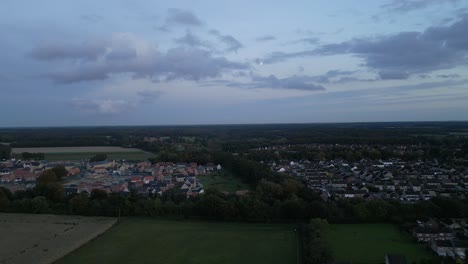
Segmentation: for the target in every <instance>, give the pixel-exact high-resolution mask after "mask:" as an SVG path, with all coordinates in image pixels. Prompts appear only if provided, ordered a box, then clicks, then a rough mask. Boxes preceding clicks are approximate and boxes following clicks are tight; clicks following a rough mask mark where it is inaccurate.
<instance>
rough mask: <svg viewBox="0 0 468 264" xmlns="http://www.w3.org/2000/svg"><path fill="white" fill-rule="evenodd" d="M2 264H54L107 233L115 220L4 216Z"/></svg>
mask: <svg viewBox="0 0 468 264" xmlns="http://www.w3.org/2000/svg"><path fill="white" fill-rule="evenodd" d="M0 223H1V224H0V234H2V239H0V263H51V262H53V261H55V260H57V259H59V258H61V257H63V256H64V255H66V254H67V253H69V252H71V251H73V250H75V249H76V248H78V247H80V246H81V245H83V244H85V243H87V242H88V241H89V240H91V239H93V238H95V237H96V236H98V235H99V234H101V233H103V232H104V231H106V230H107V229H108V228H110V227H111V226H112V225H113V224H114V223H115V219H114V218H105V217H79V216H56V215H28V214H5V213H0Z"/></svg>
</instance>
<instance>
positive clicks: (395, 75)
mask: <svg viewBox="0 0 468 264" xmlns="http://www.w3.org/2000/svg"><path fill="white" fill-rule="evenodd" d="M379 76H380V78H381V79H382V80H406V79H408V78H409V76H410V75H409V73H408V72H402V71H381V72H379Z"/></svg>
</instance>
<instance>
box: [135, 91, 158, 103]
mask: <svg viewBox="0 0 468 264" xmlns="http://www.w3.org/2000/svg"><path fill="white" fill-rule="evenodd" d="M162 94H163V92H162V91H159V90H142V91H138V92H137V95H138V96H140V102H141V103H152V102H154V101H155V100H156V99H158V98H159V97H161V95H162Z"/></svg>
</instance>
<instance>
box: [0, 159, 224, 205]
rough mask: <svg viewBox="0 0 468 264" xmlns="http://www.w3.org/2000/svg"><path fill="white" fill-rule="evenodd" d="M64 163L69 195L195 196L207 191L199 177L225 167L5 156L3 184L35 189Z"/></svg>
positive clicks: (1, 168)
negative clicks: (43, 175) (44, 176)
mask: <svg viewBox="0 0 468 264" xmlns="http://www.w3.org/2000/svg"><path fill="white" fill-rule="evenodd" d="M57 166H64V167H65V168H66V170H67V171H68V176H67V177H65V178H64V179H63V185H64V191H65V194H66V195H74V194H79V193H83V192H87V193H88V194H89V193H91V191H92V190H93V189H99V190H102V191H105V192H106V193H129V192H131V191H132V190H134V191H136V192H137V193H139V194H141V195H144V196H156V195H162V194H163V192H165V191H167V190H169V189H175V190H177V192H179V193H181V194H184V195H186V196H187V197H193V196H196V195H199V194H201V193H203V192H204V186H203V183H202V182H201V181H199V180H198V179H197V176H198V175H205V174H208V173H210V172H213V171H220V170H222V167H221V165H219V164H218V165H215V164H213V163H207V164H205V165H199V164H197V163H194V162H192V163H183V162H179V163H173V162H159V163H156V164H151V162H149V161H140V162H130V161H108V160H104V161H98V162H89V161H87V162H47V161H21V160H5V161H2V162H0V186H3V187H6V188H8V189H10V191H12V192H15V191H18V190H26V189H32V188H34V187H35V186H36V181H37V178H38V177H39V176H40V174H41V173H42V172H43V171H45V170H48V169H52V168H54V167H57Z"/></svg>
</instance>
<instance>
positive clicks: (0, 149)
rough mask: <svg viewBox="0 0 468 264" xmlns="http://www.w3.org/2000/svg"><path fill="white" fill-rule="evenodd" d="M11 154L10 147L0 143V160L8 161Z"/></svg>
mask: <svg viewBox="0 0 468 264" xmlns="http://www.w3.org/2000/svg"><path fill="white" fill-rule="evenodd" d="M10 154H11V147H10V146H8V145H4V144H1V143H0V160H2V159H9V158H10Z"/></svg>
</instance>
